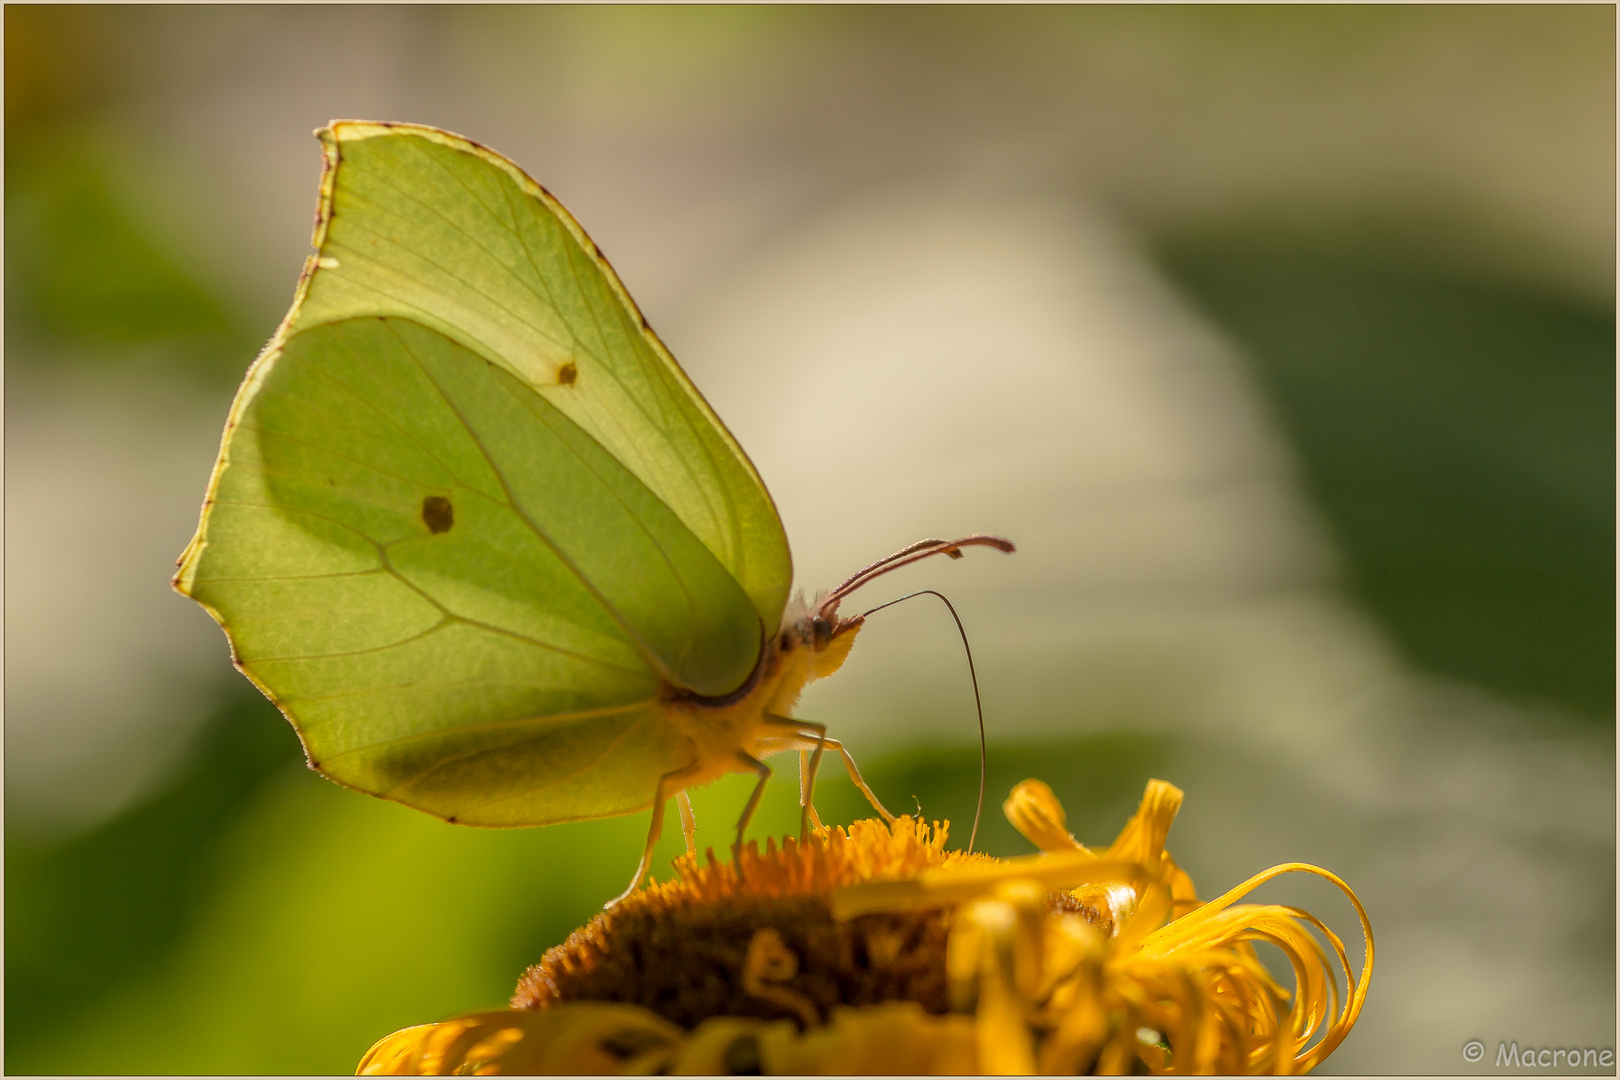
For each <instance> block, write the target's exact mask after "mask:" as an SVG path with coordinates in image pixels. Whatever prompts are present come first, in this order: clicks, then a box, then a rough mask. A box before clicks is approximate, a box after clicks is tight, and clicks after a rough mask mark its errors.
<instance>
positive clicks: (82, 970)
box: [5, 688, 299, 1069]
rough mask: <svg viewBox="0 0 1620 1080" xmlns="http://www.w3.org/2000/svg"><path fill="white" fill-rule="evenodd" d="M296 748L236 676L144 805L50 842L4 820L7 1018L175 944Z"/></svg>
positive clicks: (134, 967) (86, 997) (89, 990)
mask: <svg viewBox="0 0 1620 1080" xmlns="http://www.w3.org/2000/svg"><path fill="white" fill-rule="evenodd" d="M298 757H299V751H298V740H297V738H296V737H295V736H294V735H293V733H292V731H291V730H290V729H289V728H288V727H287V725H286V724H285V723H284V722H282V721H281V719H280V717H279V716H277V715H276V712H275V710H274V708H272V707H271V706H270V704H269V703H268V702H267V701H265V700H264V699H263V698H261V697H259V696H258V695H257V694H253V693H251V692H250V691H247V690H246V689H245V688H244V691H243V692H242V693H240V694H238V695H236V696H235V697H234V699H232V700H231V701H230V703H229V704H228V705H226V706H224V707H222V708H221V709H220V710H219V712H218V713H217V714H216V715H215V716H214V718H213V719H212V720H211V721H210V722H209V723H208V725H207V726H206V727H205V728H204V729H203V731H202V733H201V735H200V737H199V740H198V746H197V750H196V752H195V754H194V756H193V757H192V760H191V761H190V763H189V764H188V766H187V767H186V768H185V769H184V770H183V771H182V772H181V773H180V774H179V775H177V776H176V777H175V778H174V780H173V781H172V782H171V783H170V784H169V785H168V786H167V787H166V788H165V789H164V790H163V791H162V792H160V793H159V794H158V795H156V796H155V797H153V798H152V799H150V800H149V801H147V802H146V803H144V804H143V805H141V806H139V807H136V808H134V809H131V810H129V811H127V812H126V813H124V814H122V815H120V816H119V817H117V818H115V819H113V820H112V821H109V822H107V823H105V824H103V825H101V826H99V827H97V828H96V829H94V830H92V831H91V832H89V833H86V834H84V835H81V836H78V837H74V838H72V839H70V840H67V841H65V842H61V843H56V844H49V845H41V844H38V843H37V842H34V841H31V840H30V838H29V837H28V836H26V835H19V833H18V830H17V829H15V828H8V829H7V832H6V854H5V858H6V987H7V989H8V993H7V994H6V1026H7V1028H8V1029H9V1030H10V1031H11V1032H12V1033H13V1034H14V1035H15V1034H16V1033H18V1032H26V1031H31V1030H34V1029H36V1028H38V1027H40V1026H41V1025H42V1024H44V1023H46V1021H47V1019H48V1018H54V1017H55V1016H56V1015H57V1014H60V1013H64V1012H67V1011H68V1010H69V1009H72V1008H82V1007H84V1006H85V1005H87V1004H90V1003H93V1002H94V1001H96V1000H97V999H98V998H100V997H101V996H103V995H104V994H106V993H108V992H109V991H110V990H112V989H114V988H116V987H117V986H118V985H120V984H121V983H123V982H126V981H128V980H130V979H132V978H135V977H136V976H138V975H141V974H144V973H145V972H146V971H147V970H149V969H150V968H151V966H152V965H153V964H155V963H157V962H158V961H160V960H161V959H162V958H163V957H164V956H165V955H166V954H167V953H169V952H170V951H172V950H173V949H174V948H175V947H176V945H177V944H178V943H179V941H180V940H181V939H182V937H183V936H184V934H185V932H186V931H187V929H188V927H189V926H190V924H191V922H192V921H193V920H194V919H195V917H196V915H197V912H198V910H199V909H200V908H201V907H202V906H203V905H204V904H205V903H206V902H207V900H208V898H209V895H210V893H211V891H212V889H213V883H214V873H215V869H216V868H215V865H214V859H215V857H216V856H217V853H218V851H219V848H220V847H221V845H222V844H223V843H224V842H225V840H226V838H227V837H228V836H229V835H230V833H231V831H232V830H233V829H234V828H235V827H236V825H237V823H238V822H239V820H240V819H241V817H242V815H243V814H244V813H245V812H246V809H247V805H248V804H247V801H246V800H247V799H248V798H250V797H251V793H252V792H253V791H254V790H255V789H256V788H257V787H258V786H259V785H261V784H262V783H263V782H264V781H265V780H266V778H268V777H269V776H271V775H272V774H274V773H275V772H277V771H279V770H280V769H282V768H283V767H284V766H286V765H287V764H288V763H290V762H291V761H293V760H295V759H296V758H298ZM10 820H12V819H10V818H9V817H8V823H9V821H10ZM11 1048H12V1040H8V1042H7V1052H8V1061H7V1066H8V1069H14V1067H15V1063H14V1062H12V1061H10V1060H9V1054H10V1051H11Z"/></svg>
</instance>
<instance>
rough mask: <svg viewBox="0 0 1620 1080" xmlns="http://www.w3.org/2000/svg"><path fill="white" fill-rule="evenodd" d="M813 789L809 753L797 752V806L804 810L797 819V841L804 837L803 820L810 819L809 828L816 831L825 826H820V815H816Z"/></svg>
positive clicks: (814, 785)
mask: <svg viewBox="0 0 1620 1080" xmlns="http://www.w3.org/2000/svg"><path fill="white" fill-rule="evenodd" d="M815 787H816V779H815V775H814V771H813V770H812V769H811V767H810V751H808V750H800V751H799V805H800V806H801V807H803V808H804V809H803V812H802V813H801V814H800V815H799V818H800V820H799V839H800V840H803V839H804V836H805V831H804V826H805V821H804V819H805V818H809V819H810V821H809V825H810V827H811V828H812V829H816V830H818V831H819V830H820V829H822V828H825V826H823V825H822V824H821V815H820V814H818V813H816V804H815V801H814V795H815Z"/></svg>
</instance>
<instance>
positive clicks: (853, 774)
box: [825, 739, 894, 822]
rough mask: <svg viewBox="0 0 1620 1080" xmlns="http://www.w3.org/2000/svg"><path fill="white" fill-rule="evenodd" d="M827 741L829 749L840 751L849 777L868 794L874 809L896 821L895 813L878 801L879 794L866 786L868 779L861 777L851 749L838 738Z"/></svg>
mask: <svg viewBox="0 0 1620 1080" xmlns="http://www.w3.org/2000/svg"><path fill="white" fill-rule="evenodd" d="M825 741H826V743H827V749H829V750H836V751H838V754H839V756H840V757H842V758H843V759H844V768H846V769H848V770H849V778H850V779H851V780H853V781H854V782H855V786H856V787H858V788H860V789H861V794H862V795H865V796H866V801H867V802H869V803H871V804H872V809H874V810H876V811H877V812H878V816H879V817H881V818H882V819H883V820H884V821H887V822H892V821H894V815H893V814H891V813H889V811H888V810H887V809H886V808H885V807H884V805H883V804H882V803H880V802H878V797H877V795H876V794H874V793H873V791H872V789H871V788H869V787H867V786H866V781H865V780H863V779H861V770H860V769H858V768H856V767H855V759H854V758H852V757H850V756H849V750H848V749H847V748H846V747H845V746H844V744H843V743H841V742H839V741H838V740H837V739H827V740H825Z"/></svg>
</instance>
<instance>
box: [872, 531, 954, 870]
mask: <svg viewBox="0 0 1620 1080" xmlns="http://www.w3.org/2000/svg"><path fill="white" fill-rule="evenodd" d="M891 557H892V556H891ZM918 596H937V597H939V598H940V600H942V601H944V603H945V609H946V610H947V611H949V612H950V613H951V618H952V619H954V620H955V621H956V632H957V633H958V634H960V635H961V636H962V648H963V650H964V651H965V652H966V653H967V662H968V678H970V679H972V680H973V707H974V708H975V709H976V710H978V713H979V804H978V805H977V806H976V807H974V809H973V831H972V832H970V833H968V845H967V849H968V851H969V852H971V851H972V850H973V842H974V841H975V840H977V839H978V838H979V815H981V814H983V813H984V762H985V744H984V704H983V703H982V702H981V701H980V700H979V676H978V673H977V672H975V671H974V670H973V648H972V646H970V645H969V644H968V636H967V630H965V629H964V628H963V626H962V619H961V617H960V616H959V615H957V614H956V607H955V605H953V604H952V603H951V602H950V601H949V600H947V599H946V598H945V594H944V593H939V592H935V591H934V590H933V589H919V590H917V591H916V592H914V593H909V594H907V595H906V596H902V597H900V598H899V599H897V600H890V601H889V602H888V603H886V604H879V605H878V606H877V607H875V608H872V609H871V610H869V611H863V612H861V613H860V614H859V615H857V616H856V618H857V619H865V618H866V617H867V616H868V615H872V614H875V613H877V612H879V611H882V610H883V609H884V608H886V607H893V606H894V605H896V604H898V603H901V602H903V601H906V600H911V599H913V598H915V597H918ZM918 809H919V812H920V810H921V806H920V804H919V807H918Z"/></svg>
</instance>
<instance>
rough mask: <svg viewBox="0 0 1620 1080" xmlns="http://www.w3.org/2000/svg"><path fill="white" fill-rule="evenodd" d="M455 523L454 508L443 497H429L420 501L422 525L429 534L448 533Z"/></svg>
mask: <svg viewBox="0 0 1620 1080" xmlns="http://www.w3.org/2000/svg"><path fill="white" fill-rule="evenodd" d="M455 523H456V510H455V507H453V506H451V505H450V500H449V499H447V498H445V497H444V496H443V495H429V496H428V497H427V498H425V499H423V500H422V524H424V525H426V526H427V527H428V532H430V533H442V532H449V531H450V526H452V525H454V524H455Z"/></svg>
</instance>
